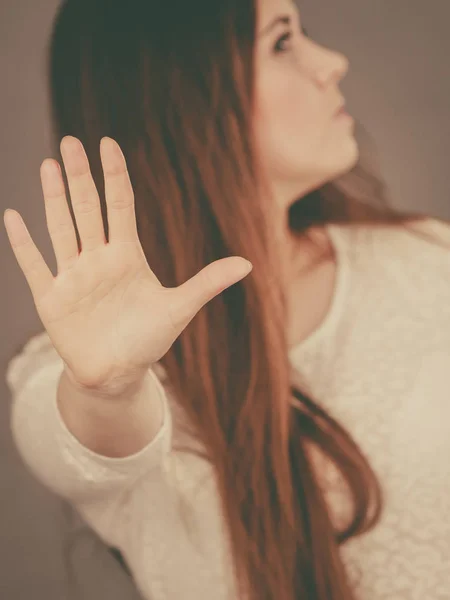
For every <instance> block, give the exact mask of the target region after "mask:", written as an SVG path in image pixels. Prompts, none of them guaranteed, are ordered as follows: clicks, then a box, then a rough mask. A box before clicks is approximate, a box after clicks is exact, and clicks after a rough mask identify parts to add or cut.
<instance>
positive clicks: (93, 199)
mask: <svg viewBox="0 0 450 600" xmlns="http://www.w3.org/2000/svg"><path fill="white" fill-rule="evenodd" d="M61 154H62V156H63V160H64V167H65V169H66V173H67V182H68V185H69V190H70V197H71V199H72V206H73V212H74V214H75V219H76V222H77V228H78V233H79V234H80V240H81V250H82V251H83V250H94V249H95V248H98V247H99V246H103V245H104V244H105V242H106V237H105V229H104V226H103V219H102V213H101V207H100V198H99V195H98V192H97V188H96V187H95V183H94V180H93V178H92V175H91V170H90V167H89V161H88V158H87V156H86V152H85V150H84V147H83V144H82V143H81V142H80V140H79V139H77V138H75V137H72V136H70V135H69V136H66V137H64V138H63V140H62V142H61Z"/></svg>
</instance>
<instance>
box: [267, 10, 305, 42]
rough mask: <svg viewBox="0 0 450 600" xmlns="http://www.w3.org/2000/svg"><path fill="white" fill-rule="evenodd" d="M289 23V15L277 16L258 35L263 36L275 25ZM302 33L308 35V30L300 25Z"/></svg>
mask: <svg viewBox="0 0 450 600" xmlns="http://www.w3.org/2000/svg"><path fill="white" fill-rule="evenodd" d="M290 23H291V17H289V16H288V15H286V16H284V17H277V18H276V19H274V20H273V21H272V22H271V23H269V25H267V26H266V27H265V28H264V29H263V30H262V31H261V32H260V33H259V35H260V36H261V37H262V36H265V35H267V34H268V33H270V32H271V31H272V29H275V27H276V26H277V25H279V24H281V25H290ZM302 33H303V35H304V36H305V37H309V34H308V31H307V30H306V29H305V27H303V26H302Z"/></svg>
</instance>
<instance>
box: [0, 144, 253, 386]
mask: <svg viewBox="0 0 450 600" xmlns="http://www.w3.org/2000/svg"><path fill="white" fill-rule="evenodd" d="M61 152H62V155H63V160H64V165H65V167H66V172H67V179H68V183H69V189H70V193H71V197H72V204H73V209H74V213H75V218H76V221H77V227H78V230H79V234H80V239H81V245H82V249H81V253H79V252H78V245H77V240H76V234H75V228H74V224H73V221H72V217H71V215H70V211H69V207H68V204H67V200H66V194H65V188H64V182H63V179H62V175H61V171H60V168H59V165H58V163H56V162H55V161H48V160H46V161H44V163H43V165H42V166H41V180H42V187H43V192H44V199H45V212H46V218H47V226H48V230H49V234H50V237H51V239H52V243H53V248H54V250H55V255H56V259H57V263H58V275H57V277H54V276H53V274H52V273H51V271H50V270H49V268H48V266H47V265H46V263H45V261H44V260H43V258H42V255H41V254H40V252H39V250H38V249H37V248H36V246H35V244H34V242H33V240H32V238H31V236H30V234H29V232H28V230H27V228H26V227H25V225H24V223H23V222H22V221H21V219H20V216H19V215H18V213H15V214H14V211H11V214H8V213H5V226H6V229H7V232H8V236H9V239H10V242H11V245H12V248H13V250H14V253H15V255H16V258H17V260H18V263H19V265H20V267H21V269H22V271H23V273H24V274H25V277H26V279H27V281H28V284H29V286H30V289H31V292H32V294H33V298H34V301H35V305H36V308H37V311H38V314H39V316H40V318H41V320H42V322H43V324H44V326H45V328H46V330H47V332H48V334H49V337H50V339H51V341H52V343H53V345H54V347H55V349H56V350H57V352H58V353H59V354H60V356H61V357H62V359H63V360H64V362H65V365H66V368H67V371H68V373H69V375H70V376H71V377H72V378H73V379H74V380H76V382H77V383H79V384H81V385H87V386H94V387H97V386H98V387H99V388H101V389H102V390H106V389H108V390H109V389H111V388H112V387H115V386H117V385H118V383H123V382H131V381H133V378H136V377H138V376H140V375H141V374H143V373H144V372H145V370H146V369H147V368H148V367H149V366H150V365H151V364H152V363H154V362H156V361H158V360H159V359H160V358H161V357H162V356H163V355H164V354H165V353H166V352H167V350H168V349H169V348H170V346H171V345H172V344H173V342H174V341H175V339H176V338H177V337H178V336H179V335H180V333H181V332H182V331H183V329H184V328H185V327H186V326H187V324H188V323H189V322H190V321H191V320H192V318H193V317H194V316H195V315H196V313H197V312H198V311H199V310H200V309H201V308H202V306H203V305H204V304H206V303H207V302H208V301H209V300H210V299H211V298H213V297H214V296H216V295H217V294H218V293H220V292H221V291H222V290H224V289H225V288H227V287H228V286H230V285H232V284H233V283H236V281H238V280H239V279H242V277H244V276H245V275H247V273H248V272H249V271H248V269H247V268H246V265H245V264H243V263H244V261H242V259H240V258H238V257H236V258H224V259H221V260H218V261H215V262H214V263H211V264H210V265H207V266H205V267H204V268H203V269H201V271H199V273H197V274H196V275H194V277H192V278H191V279H189V280H188V281H186V282H185V283H183V284H182V285H180V286H179V287H178V288H165V287H163V286H162V285H161V283H160V282H159V281H158V279H157V277H156V275H155V274H154V273H153V271H152V270H151V268H150V267H149V265H148V263H147V261H146V258H145V255H144V252H143V250H142V246H141V243H140V241H139V238H138V234H137V227H136V216H135V209H134V194H133V190H132V186H131V182H130V179H129V176H128V171H127V168H126V163H125V158H124V156H123V154H122V152H121V150H120V148H119V146H118V145H117V143H116V142H114V140H111V139H110V138H104V139H103V140H102V145H101V158H102V164H103V168H104V174H105V194H106V202H107V209H108V225H109V241H108V242H106V239H105V234H104V227H103V220H102V216H101V210H100V201H99V197H98V194H97V190H96V188H95V184H94V181H93V179H92V176H91V173H90V169H89V163H88V160H87V157H86V154H85V152H84V148H83V146H82V145H81V143H80V142H79V140H77V139H76V138H73V137H70V136H67V137H65V138H64V139H63V141H62V143H61ZM7 214H8V216H6V215H7ZM243 267H244V268H243Z"/></svg>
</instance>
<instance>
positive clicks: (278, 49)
mask: <svg viewBox="0 0 450 600" xmlns="http://www.w3.org/2000/svg"><path fill="white" fill-rule="evenodd" d="M291 38H292V31H288V32H287V33H285V34H284V35H282V36H281V37H280V38H279V39H278V40H277V43H276V44H275V46H274V51H275V54H280V53H282V52H286V49H285V48H283V45H284V43H285V42H288V41H289V40H290V39H291Z"/></svg>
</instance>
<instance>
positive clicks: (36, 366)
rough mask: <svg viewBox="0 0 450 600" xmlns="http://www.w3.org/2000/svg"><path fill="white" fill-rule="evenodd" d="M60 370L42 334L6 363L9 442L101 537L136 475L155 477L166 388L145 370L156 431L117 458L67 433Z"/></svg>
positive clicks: (163, 445) (167, 440)
mask: <svg viewBox="0 0 450 600" xmlns="http://www.w3.org/2000/svg"><path fill="white" fill-rule="evenodd" d="M63 368H64V365H63V361H62V359H61V358H60V357H59V355H58V354H57V353H56V351H55V349H54V347H53V345H52V344H51V342H50V339H49V337H48V335H47V334H46V333H45V332H44V333H43V334H39V335H37V336H35V337H33V338H31V340H29V342H28V343H27V344H26V346H25V347H24V349H23V351H22V352H21V353H20V354H18V355H16V356H15V357H14V358H13V359H12V360H11V361H10V363H9V365H8V367H7V372H6V381H7V384H8V386H9V389H10V391H11V393H12V407H11V421H10V423H11V431H12V435H13V440H14V443H15V445H16V447H17V449H18V451H19V455H20V456H21V458H22V460H23V461H24V463H25V465H26V466H27V467H28V469H29V470H30V471H31V473H32V474H33V475H34V477H35V478H37V479H38V480H39V481H40V482H41V483H42V484H44V485H45V486H46V487H47V488H49V489H50V490H51V491H52V492H54V493H55V494H57V495H59V496H61V497H63V498H64V499H66V500H68V501H69V502H70V503H71V504H72V505H73V506H74V507H75V508H76V509H77V510H78V512H79V513H80V514H81V515H82V516H85V517H87V520H88V521H89V522H90V523H91V524H93V525H94V529H96V530H97V531H98V532H99V533H100V534H101V535H103V534H104V532H105V531H109V530H110V527H109V526H108V524H109V523H110V522H111V519H113V517H114V514H115V513H116V510H117V508H119V506H120V504H121V502H122V501H123V500H124V498H125V497H126V494H127V492H129V491H130V489H131V488H132V487H133V485H134V484H135V483H136V482H137V481H138V479H139V478H140V477H141V476H142V475H144V474H145V475H148V476H149V477H155V478H158V477H160V476H161V470H162V469H161V466H162V463H163V460H164V458H165V457H166V456H167V455H168V454H169V452H170V449H171V442H172V415H171V412H170V408H169V405H168V400H167V395H166V392H165V390H164V388H163V386H162V384H161V382H160V380H159V379H158V377H157V375H156V374H155V372H154V371H153V369H150V370H149V371H150V375H151V376H152V377H153V378H154V380H155V382H156V386H157V390H158V393H159V399H160V402H161V403H162V405H163V414H164V417H163V423H162V426H161V428H160V430H159V431H158V433H157V434H156V436H155V437H154V438H153V439H152V441H151V442H150V443H149V444H148V445H147V446H146V447H145V448H143V449H142V450H140V451H139V452H137V453H136V454H133V455H130V456H126V457H123V458H122V457H121V458H115V457H107V456H103V455H99V454H96V453H95V452H93V451H91V450H90V449H89V448H87V447H85V446H83V445H82V444H81V443H80V442H79V441H78V439H77V438H76V437H75V436H74V435H73V434H72V433H71V432H70V431H69V429H68V428H67V427H66V425H65V423H64V421H63V419H62V417H61V414H60V412H59V409H58V405H57V402H56V397H57V395H56V394H57V385H58V381H59V377H60V375H61V372H62V370H63ZM103 537H104V535H103ZM107 541H109V542H110V543H112V544H114V543H117V542H118V540H115V539H109V540H107Z"/></svg>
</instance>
